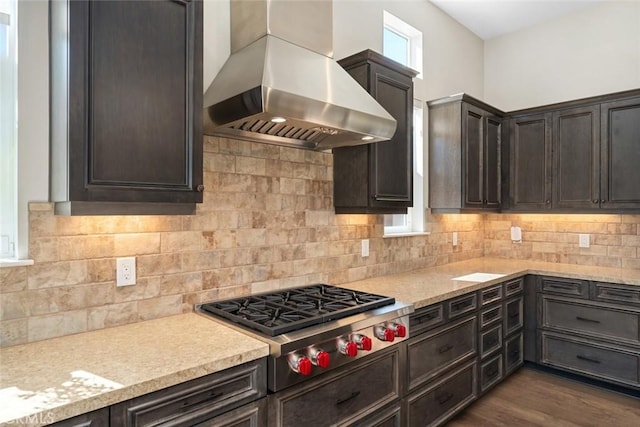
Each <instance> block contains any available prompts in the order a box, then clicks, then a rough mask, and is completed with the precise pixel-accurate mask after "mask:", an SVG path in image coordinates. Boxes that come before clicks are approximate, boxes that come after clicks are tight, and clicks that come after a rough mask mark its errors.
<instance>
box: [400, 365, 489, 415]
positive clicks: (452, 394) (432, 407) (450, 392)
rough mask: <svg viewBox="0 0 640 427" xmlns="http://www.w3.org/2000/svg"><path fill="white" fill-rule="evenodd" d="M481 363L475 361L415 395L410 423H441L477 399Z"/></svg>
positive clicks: (409, 407) (408, 406)
mask: <svg viewBox="0 0 640 427" xmlns="http://www.w3.org/2000/svg"><path fill="white" fill-rule="evenodd" d="M476 383H477V363H476V362H475V361H471V362H469V363H467V364H465V365H464V366H462V367H461V368H459V369H456V370H454V371H453V372H451V373H449V374H448V375H446V376H444V377H443V378H441V379H440V380H438V381H436V382H434V383H433V384H431V385H429V386H428V387H426V388H423V389H420V390H418V391H417V392H415V393H413V394H411V395H410V396H409V397H408V398H407V401H406V405H405V410H406V417H407V419H408V423H409V426H411V427H418V426H437V425H441V424H443V423H444V422H446V421H447V420H448V419H449V418H451V417H452V416H453V415H454V414H456V413H457V412H458V411H460V410H461V409H462V408H464V407H465V406H467V405H468V404H470V403H471V402H473V401H474V400H475V399H476V398H477V393H476V390H477V386H476Z"/></svg>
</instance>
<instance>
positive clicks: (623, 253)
mask: <svg viewBox="0 0 640 427" xmlns="http://www.w3.org/2000/svg"><path fill="white" fill-rule="evenodd" d="M637 250H638V249H637V248H636V247H633V246H626V247H625V246H608V247H607V254H606V255H607V256H608V257H612V258H635V257H636V256H637Z"/></svg>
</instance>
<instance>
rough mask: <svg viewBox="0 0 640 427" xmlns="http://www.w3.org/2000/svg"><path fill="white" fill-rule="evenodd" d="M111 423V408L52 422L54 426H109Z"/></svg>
mask: <svg viewBox="0 0 640 427" xmlns="http://www.w3.org/2000/svg"><path fill="white" fill-rule="evenodd" d="M44 418H45V419H46V417H44ZM108 425H109V408H102V409H98V410H97V411H93V412H89V413H86V414H82V415H78V416H77V417H73V418H69V419H66V420H62V421H59V422H57V423H54V424H51V426H53V427H107V426H108Z"/></svg>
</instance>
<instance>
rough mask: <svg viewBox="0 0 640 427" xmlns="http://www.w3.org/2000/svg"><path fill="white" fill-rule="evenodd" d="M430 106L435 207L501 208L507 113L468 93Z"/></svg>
mask: <svg viewBox="0 0 640 427" xmlns="http://www.w3.org/2000/svg"><path fill="white" fill-rule="evenodd" d="M427 105H428V106H429V207H430V208H431V211H432V212H435V213H447V212H474V211H497V210H499V209H500V199H501V197H500V194H501V190H500V148H501V141H502V133H503V130H502V120H503V117H504V113H503V112H502V111H500V110H497V109H496V108H494V107H492V106H490V105H487V104H485V103H484V102H482V101H479V100H477V99H475V98H473V97H471V96H469V95H466V94H461V95H455V96H450V97H447V98H441V99H437V100H434V101H430V102H428V103H427Z"/></svg>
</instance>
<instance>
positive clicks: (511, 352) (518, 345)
mask: <svg viewBox="0 0 640 427" xmlns="http://www.w3.org/2000/svg"><path fill="white" fill-rule="evenodd" d="M523 343H524V342H523V334H522V333H520V334H518V335H515V336H513V337H511V338H509V339H507V340H506V342H505V345H504V371H505V373H506V374H505V375H509V374H510V373H512V372H513V371H515V370H516V369H517V368H518V367H520V366H521V365H522V363H523V362H524V345H523Z"/></svg>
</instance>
